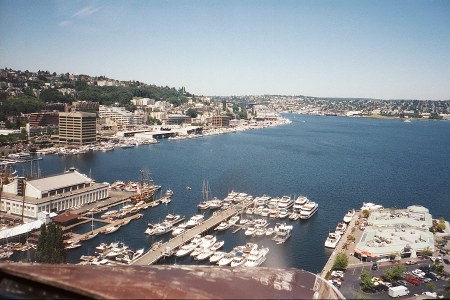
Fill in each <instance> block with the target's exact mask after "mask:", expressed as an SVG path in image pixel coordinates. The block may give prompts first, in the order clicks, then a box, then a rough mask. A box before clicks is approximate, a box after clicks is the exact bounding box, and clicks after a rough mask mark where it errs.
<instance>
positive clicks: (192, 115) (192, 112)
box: [186, 108, 198, 119]
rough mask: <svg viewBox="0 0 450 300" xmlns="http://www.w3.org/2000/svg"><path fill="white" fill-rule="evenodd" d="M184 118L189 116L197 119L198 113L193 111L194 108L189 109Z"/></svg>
mask: <svg viewBox="0 0 450 300" xmlns="http://www.w3.org/2000/svg"><path fill="white" fill-rule="evenodd" d="M186 116H189V117H191V118H193V119H195V118H197V116H198V112H197V110H196V109H194V108H189V109H188V110H187V111H186Z"/></svg>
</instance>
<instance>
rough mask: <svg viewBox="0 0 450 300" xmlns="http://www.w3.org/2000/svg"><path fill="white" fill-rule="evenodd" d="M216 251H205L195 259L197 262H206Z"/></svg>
mask: <svg viewBox="0 0 450 300" xmlns="http://www.w3.org/2000/svg"><path fill="white" fill-rule="evenodd" d="M214 252H215V251H212V250H211V249H204V250H203V251H202V252H201V253H200V254H199V255H197V256H196V257H195V259H196V260H205V259H207V258H209V257H211V256H212V255H213V254H214Z"/></svg>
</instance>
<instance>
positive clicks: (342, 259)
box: [333, 252, 348, 271]
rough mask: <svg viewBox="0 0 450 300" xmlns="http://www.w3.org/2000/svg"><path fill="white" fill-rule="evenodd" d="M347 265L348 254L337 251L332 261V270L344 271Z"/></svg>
mask: <svg viewBox="0 0 450 300" xmlns="http://www.w3.org/2000/svg"><path fill="white" fill-rule="evenodd" d="M347 266H348V256H347V254H345V253H343V252H342V253H339V254H338V255H336V259H335V260H334V263H333V270H343V271H345V270H346V269H347Z"/></svg>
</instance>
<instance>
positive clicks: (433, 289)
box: [427, 282, 436, 292]
mask: <svg viewBox="0 0 450 300" xmlns="http://www.w3.org/2000/svg"><path fill="white" fill-rule="evenodd" d="M427 289H428V290H429V291H430V292H434V291H435V290H436V285H435V284H434V283H432V282H429V283H427Z"/></svg>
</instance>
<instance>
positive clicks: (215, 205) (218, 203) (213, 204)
mask: <svg viewBox="0 0 450 300" xmlns="http://www.w3.org/2000/svg"><path fill="white" fill-rule="evenodd" d="M221 206H222V200H219V199H213V200H210V201H209V209H217V208H220V207H221Z"/></svg>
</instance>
